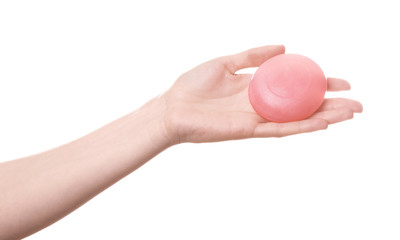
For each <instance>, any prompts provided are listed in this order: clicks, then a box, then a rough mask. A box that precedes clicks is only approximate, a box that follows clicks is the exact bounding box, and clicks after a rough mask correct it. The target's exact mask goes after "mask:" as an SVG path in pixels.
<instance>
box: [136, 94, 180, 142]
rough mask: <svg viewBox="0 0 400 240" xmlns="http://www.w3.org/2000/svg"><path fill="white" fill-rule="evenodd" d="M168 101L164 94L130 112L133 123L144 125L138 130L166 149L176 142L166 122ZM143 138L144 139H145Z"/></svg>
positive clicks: (150, 140)
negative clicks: (166, 101) (165, 99)
mask: <svg viewBox="0 0 400 240" xmlns="http://www.w3.org/2000/svg"><path fill="white" fill-rule="evenodd" d="M165 113H166V103H165V101H164V99H163V98H162V96H158V97H155V98H153V99H151V100H150V101H148V102H147V103H145V104H144V105H143V106H142V107H140V108H139V109H138V110H136V111H134V112H132V113H130V114H129V118H130V119H131V120H132V123H133V125H136V126H143V128H141V129H139V130H138V131H140V132H141V134H142V136H143V138H145V139H147V140H148V141H149V142H151V143H152V144H153V145H156V146H159V147H160V148H161V149H166V148H168V147H171V146H172V145H174V144H175V141H174V137H173V136H172V135H171V133H170V132H169V131H168V129H167V128H166V124H165ZM145 139H143V140H145Z"/></svg>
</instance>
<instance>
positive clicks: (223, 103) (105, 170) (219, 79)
mask: <svg viewBox="0 0 400 240" xmlns="http://www.w3.org/2000/svg"><path fill="white" fill-rule="evenodd" d="M284 51H285V49H284V47H283V46H265V47H260V48H254V49H250V50H247V51H245V52H242V53H239V54H235V55H230V56H224V57H220V58H216V59H214V60H211V61H208V62H206V63H203V64H201V65H199V66H197V67H195V68H194V69H192V70H190V71H188V72H186V73H184V74H183V75H182V76H180V77H179V78H178V79H177V81H176V82H175V83H174V84H173V86H172V87H171V88H170V89H169V90H168V91H167V92H165V93H164V94H162V95H161V96H159V97H156V98H154V99H152V100H150V101H149V102H148V103H146V104H145V105H144V106H142V107H141V108H140V109H138V110H136V111H133V112H131V113H129V114H127V115H126V116H124V117H122V118H120V119H117V120H115V121H114V122H112V123H110V124H108V125H106V126H104V127H102V128H100V129H98V130H96V131H94V132H92V133H90V134H88V135H86V136H83V137H81V138H79V139H77V140H75V141H73V142H70V143H67V144H65V145H62V146H60V147H57V148H55V149H51V150H48V151H46V152H42V153H39V154H36V155H33V156H28V157H25V158H21V159H16V160H12V161H8V162H4V163H1V164H0V192H1V195H0V213H1V214H0V239H20V238H23V237H26V236H28V235H30V234H32V233H35V232H37V231H39V230H40V229H43V228H45V227H47V226H48V225H50V224H52V223H54V222H56V221H57V220H59V219H61V218H62V217H64V216H66V215H67V214H69V213H70V212H72V211H74V210H75V209H77V208H78V207H80V206H81V205H82V204H84V203H85V202H87V201H88V200H90V199H91V198H93V197H94V196H96V195H97V194H99V193H100V192H102V191H104V190H105V189H106V188H108V187H110V186H111V185H112V184H114V183H115V182H117V181H118V180H120V179H121V178H123V177H125V176H126V175H128V174H130V173H131V172H133V171H134V170H135V169H137V168H139V167H140V166H142V165H143V164H144V163H146V162H147V161H149V160H150V159H152V158H153V157H154V156H156V155H157V154H159V153H160V152H162V151H163V150H165V149H167V148H169V147H171V146H174V145H177V144H180V143H184V142H195V143H201V142H215V141H225V140H234V139H245V138H253V137H283V136H288V135H292V134H299V133H306V132H312V131H317V130H322V129H326V128H327V127H328V124H332V123H337V122H341V121H344V120H348V119H351V118H352V117H353V114H354V113H355V112H361V111H362V105H361V104H360V103H359V102H357V101H354V100H350V99H344V98H334V99H325V101H324V103H323V104H322V106H321V107H320V109H319V110H318V111H317V112H316V113H315V114H314V115H312V116H311V117H310V118H309V119H306V120H302V121H298V122H290V123H273V122H267V121H266V120H264V119H263V118H261V117H260V116H258V115H257V114H256V113H255V112H254V110H253V109H252V107H251V105H250V103H249V100H248V96H247V90H248V84H249V81H250V79H251V75H250V74H236V72H237V71H238V70H240V69H243V68H248V67H257V66H259V65H261V63H263V62H264V61H266V60H267V59H269V58H270V57H273V56H275V55H277V54H282V53H284ZM349 89H350V85H349V83H348V82H346V81H345V80H342V79H337V78H328V90H329V91H342V90H349Z"/></svg>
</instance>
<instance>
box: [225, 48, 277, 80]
mask: <svg viewBox="0 0 400 240" xmlns="http://www.w3.org/2000/svg"><path fill="white" fill-rule="evenodd" d="M282 53H285V47H284V46H283V45H270V46H264V47H258V48H252V49H249V50H247V51H244V52H241V53H238V54H234V55H229V56H225V57H222V58H220V59H221V60H222V61H223V63H224V65H225V66H226V67H227V69H228V70H229V71H230V73H232V74H234V73H235V72H237V71H238V70H240V69H243V68H249V67H258V66H260V65H261V64H262V63H263V62H265V61H267V60H268V59H269V58H271V57H273V56H276V55H278V54H282Z"/></svg>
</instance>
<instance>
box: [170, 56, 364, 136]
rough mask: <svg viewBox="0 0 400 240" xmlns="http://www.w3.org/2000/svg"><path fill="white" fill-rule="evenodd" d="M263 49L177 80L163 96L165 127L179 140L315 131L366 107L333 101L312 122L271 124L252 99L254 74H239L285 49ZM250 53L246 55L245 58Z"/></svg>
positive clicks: (341, 85)
mask: <svg viewBox="0 0 400 240" xmlns="http://www.w3.org/2000/svg"><path fill="white" fill-rule="evenodd" d="M262 50H264V52H262V51H261V52H260V53H263V55H257V54H255V53H253V54H251V53H246V52H245V53H246V55H245V59H244V60H243V59H242V61H240V58H239V57H238V58H239V62H236V63H235V62H233V63H232V61H234V60H235V59H234V57H229V58H228V59H227V57H225V58H219V59H215V60H212V61H209V62H206V63H204V64H201V65H199V66H198V67H196V68H194V69H193V70H191V71H189V72H187V73H185V74H183V75H182V76H181V77H180V78H179V79H178V80H177V81H176V82H175V84H174V85H173V87H172V88H171V89H170V90H169V91H168V92H167V93H166V94H164V96H163V97H164V98H165V101H166V106H167V109H166V126H167V129H168V130H169V131H170V132H172V133H171V135H173V136H176V137H177V139H176V141H177V142H209V141H222V140H230V139H241V138H249V137H266V136H285V135H290V134H296V133H301V132H309V131H316V130H319V129H323V128H326V126H327V124H328V123H334V122H338V121H343V120H346V119H349V118H351V117H352V114H353V112H354V111H361V110H360V109H361V105H360V104H359V103H357V102H355V101H352V100H345V99H329V100H326V101H325V102H324V104H323V105H322V107H321V108H320V110H319V111H317V112H316V113H315V114H314V115H313V116H312V117H311V118H309V119H307V120H303V121H299V122H292V123H272V122H267V121H266V120H264V119H263V118H261V117H260V116H259V115H257V114H256V113H255V112H254V110H253V108H252V106H251V105H250V102H249V100H248V95H247V90H248V84H249V81H250V78H251V75H249V74H235V71H237V70H238V69H240V68H243V67H250V66H258V65H259V64H260V63H262V62H263V61H265V60H266V59H265V58H266V57H267V58H268V57H271V56H273V55H276V54H279V53H282V49H275V51H273V50H272V51H271V49H269V50H270V51H269V54H268V53H267V54H266V53H265V50H266V49H262ZM267 50H268V49H267ZM252 51H254V52H256V51H260V49H254V50H252ZM245 53H241V55H242V56H241V58H243V55H244V54H245ZM256 53H257V52H256ZM234 56H235V55H234ZM236 56H240V54H238V55H236ZM227 60H229V61H231V62H229V61H227ZM328 85H329V86H330V88H331V90H344V89H346V88H348V83H347V82H345V81H344V80H340V79H328Z"/></svg>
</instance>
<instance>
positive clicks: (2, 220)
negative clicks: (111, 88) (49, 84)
mask: <svg viewBox="0 0 400 240" xmlns="http://www.w3.org/2000/svg"><path fill="white" fill-rule="evenodd" d="M162 108H163V105H162V104H160V100H159V99H157V98H156V99H153V100H151V101H150V102H148V103H147V104H146V105H144V106H143V107H142V108H140V109H139V110H137V111H135V112H133V113H130V114H128V115H126V116H124V117H122V118H120V119H118V120H116V121H114V122H112V123H110V124H108V125H107V126H104V127H103V128H101V129H99V130H97V131H95V132H93V133H91V134H89V135H87V136H84V137H82V138H80V139H78V140H76V141H73V142H71V143H68V144H66V145H63V146H60V147H58V148H55V149H53V150H50V151H47V152H43V153H40V154H37V155H34V156H30V157H26V158H22V159H19V160H14V161H9V162H5V163H2V164H0V196H1V197H0V239H20V238H22V237H25V236H28V235H30V234H32V233H34V232H36V231H38V230H40V229H42V228H44V227H46V226H48V225H50V224H52V223H54V222H55V221H57V220H59V219H60V218H62V217H64V216H65V215H67V214H69V213H70V212H72V211H73V210H75V209H76V208H78V207H79V206H81V205H82V204H84V203H85V202H87V201H88V200H89V199H91V198H93V197H94V196H96V195H97V194H98V193H100V192H101V191H103V190H104V189H106V188H107V187H109V186H110V185H112V184H114V183H115V182H117V181H118V180H119V179H121V178H123V177H124V176H126V175H127V174H129V173H131V172H132V171H134V170H135V169H137V168H138V167H140V166H141V165H142V164H144V163H145V162H146V161H148V160H149V159H151V158H152V157H154V156H155V155H157V154H158V153H160V152H161V151H162V150H164V149H165V148H167V147H168V146H169V145H168V144H169V141H168V140H167V139H166V138H165V132H163V131H164V130H163V126H162V125H161V124H160V123H161V122H162V121H161V119H160V114H159V113H160V112H162V111H163V110H162Z"/></svg>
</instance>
